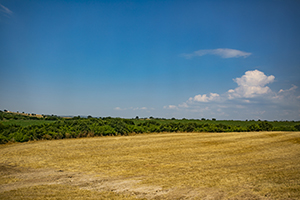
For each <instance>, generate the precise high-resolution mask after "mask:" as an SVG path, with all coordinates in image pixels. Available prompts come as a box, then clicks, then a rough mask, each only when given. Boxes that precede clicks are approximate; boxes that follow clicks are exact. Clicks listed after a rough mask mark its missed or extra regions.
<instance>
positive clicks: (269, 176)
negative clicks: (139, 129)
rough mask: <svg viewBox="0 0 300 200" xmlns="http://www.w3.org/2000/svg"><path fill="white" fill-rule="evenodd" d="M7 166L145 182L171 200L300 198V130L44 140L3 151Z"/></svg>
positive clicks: (1, 157) (0, 157) (0, 160)
mask: <svg viewBox="0 0 300 200" xmlns="http://www.w3.org/2000/svg"><path fill="white" fill-rule="evenodd" d="M0 163H6V164H10V165H17V166H22V167H29V168H55V169H59V170H66V171H74V172H84V173H87V174H93V175H95V176H99V177H102V178H103V177H110V178H120V177H122V178H125V179H134V180H141V181H140V182H139V185H150V186H159V187H161V188H163V189H166V190H170V191H173V193H172V194H171V193H170V194H169V195H170V197H171V196H172V195H174V193H176V192H175V191H182V193H189V194H190V193H191V191H193V192H194V193H195V194H194V193H193V195H194V196H196V197H199V198H201V197H205V195H208V194H210V195H211V196H214V195H215V196H216V195H219V197H218V198H221V199H222V198H225V199H227V198H240V199H243V197H251V198H261V197H270V198H278V199H288V198H292V199H297V198H300V133H299V132H251V133H249V132H248V133H247V132H246V133H173V134H171V133H168V134H166V133H165V134H149V135H137V136H123V137H101V138H84V139H68V140H53V141H40V142H31V143H22V144H13V145H3V146H1V148H0ZM187 191H188V192H187ZM180 195H182V194H178V195H175V197H174V198H179V197H180ZM185 195H187V194H185Z"/></svg>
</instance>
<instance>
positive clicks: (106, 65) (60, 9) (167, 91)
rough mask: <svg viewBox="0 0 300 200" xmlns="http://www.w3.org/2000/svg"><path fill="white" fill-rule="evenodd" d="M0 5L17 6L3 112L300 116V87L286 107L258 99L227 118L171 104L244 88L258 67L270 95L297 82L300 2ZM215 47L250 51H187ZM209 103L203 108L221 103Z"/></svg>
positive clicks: (0, 52)
mask: <svg viewBox="0 0 300 200" xmlns="http://www.w3.org/2000/svg"><path fill="white" fill-rule="evenodd" d="M0 4H1V5H2V6H4V7H5V8H7V9H9V10H10V11H11V13H5V12H4V11H3V9H2V10H1V12H2V13H1V12H0V75H1V79H0V85H1V86H0V93H1V95H0V109H2V110H3V109H7V110H12V111H20V112H22V111H24V112H33V113H40V114H42V113H43V114H58V115H93V116H118V117H130V118H131V117H135V116H137V115H138V116H140V117H149V116H154V117H167V118H170V117H176V118H182V117H186V118H202V117H205V118H211V117H216V118H217V119H247V118H248V119H249V118H255V119H257V118H260V119H269V120H274V119H278V120H280V119H288V120H292V119H294V120H300V115H299V114H300V107H299V101H298V100H299V98H298V99H297V97H299V96H300V93H299V88H298V89H296V90H294V96H293V98H294V100H293V101H292V102H294V103H293V104H291V106H290V107H288V108H287V107H284V106H282V105H281V104H280V103H278V104H274V107H272V108H266V106H265V102H264V103H263V102H261V101H256V102H257V103H256V104H252V105H251V110H253V109H257V110H258V111H259V110H265V112H264V113H261V114H259V113H256V114H254V113H253V114H249V113H248V114H247V109H245V110H244V111H242V112H239V113H238V114H237V113H234V112H232V111H230V110H229V109H228V110H226V113H225V114H224V113H223V114H222V115H221V114H220V113H219V114H218V113H216V112H212V111H191V110H183V109H177V110H170V109H166V106H168V105H178V104H181V103H182V102H185V101H187V100H188V99H189V98H190V97H194V96H195V95H198V94H209V93H218V94H224V93H226V92H227V91H228V90H229V89H234V88H236V87H237V83H236V82H234V80H233V79H235V78H237V77H241V76H243V75H244V74H245V72H246V71H249V70H255V69H257V70H259V71H261V72H263V73H264V74H265V75H267V76H270V75H273V76H275V81H274V82H272V83H270V84H268V85H267V86H269V87H270V89H271V90H272V91H273V92H278V91H279V90H280V89H284V90H288V89H289V88H291V87H292V85H295V86H298V87H299V86H300V79H299V77H300V71H299V67H300V66H299V65H300V39H299V35H300V12H299V10H300V1H298V0H286V1H280V0H259V1H255V0H249V1H246V0H245V1H230V0H229V1H218V0H215V1H208V0H203V1H182V0H181V1H53V0H51V1H50V0H49V1H48V0H43V1H26V0H0ZM218 48H228V49H236V50H240V51H243V52H249V53H251V55H250V56H248V57H237V58H222V57H220V56H216V55H205V56H196V57H193V58H191V59H186V58H185V57H184V56H182V54H190V53H193V52H194V51H198V50H205V49H218ZM290 98H292V97H290ZM206 104H207V105H206ZM206 104H205V103H202V104H200V105H199V106H200V107H203V108H206V107H207V106H216V105H213V104H210V103H209V102H207V103H206ZM221 104H222V103H219V104H218V105H221ZM231 104H232V102H231ZM267 104H268V103H267ZM245 106H246V107H247V105H245ZM249 109H250V107H249ZM274 110H276V111H277V114H274V112H273V111H274ZM289 111H292V112H289ZM284 112H285V113H287V114H285V115H281V114H280V113H284ZM243 113H244V114H243Z"/></svg>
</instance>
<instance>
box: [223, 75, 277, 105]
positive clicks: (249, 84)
mask: <svg viewBox="0 0 300 200" xmlns="http://www.w3.org/2000/svg"><path fill="white" fill-rule="evenodd" d="M274 79H275V77H274V76H273V75H270V76H266V75H265V74H264V73H263V72H261V71H258V70H254V71H247V72H246V73H245V75H243V76H242V77H241V78H236V79H233V80H234V81H235V82H236V83H237V84H238V87H237V88H235V89H230V90H228V98H229V99H233V98H236V97H238V98H241V97H242V98H252V97H256V96H259V95H265V94H268V93H271V89H270V88H269V87H268V86H266V85H267V84H269V83H272V82H273V81H274Z"/></svg>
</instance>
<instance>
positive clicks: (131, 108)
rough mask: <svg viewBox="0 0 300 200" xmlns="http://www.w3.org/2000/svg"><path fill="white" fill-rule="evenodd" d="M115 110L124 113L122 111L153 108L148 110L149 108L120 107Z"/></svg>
mask: <svg viewBox="0 0 300 200" xmlns="http://www.w3.org/2000/svg"><path fill="white" fill-rule="evenodd" d="M114 110H118V111H122V110H153V108H147V107H130V108H120V107H115V108H114Z"/></svg>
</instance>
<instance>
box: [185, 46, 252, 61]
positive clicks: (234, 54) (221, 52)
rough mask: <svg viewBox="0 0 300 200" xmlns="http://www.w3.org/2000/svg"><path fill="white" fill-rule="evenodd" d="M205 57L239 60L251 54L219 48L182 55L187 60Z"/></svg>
mask: <svg viewBox="0 0 300 200" xmlns="http://www.w3.org/2000/svg"><path fill="white" fill-rule="evenodd" d="M204 55H217V56H220V57H221V58H238V57H244V58H246V57H248V56H250V55H251V53H248V52H245V51H240V50H236V49H227V48H224V49H222V48H219V49H203V50H198V51H194V52H193V53H190V54H182V56H183V57H185V58H187V59H190V58H192V57H196V56H204Z"/></svg>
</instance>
